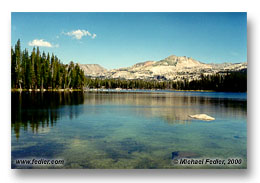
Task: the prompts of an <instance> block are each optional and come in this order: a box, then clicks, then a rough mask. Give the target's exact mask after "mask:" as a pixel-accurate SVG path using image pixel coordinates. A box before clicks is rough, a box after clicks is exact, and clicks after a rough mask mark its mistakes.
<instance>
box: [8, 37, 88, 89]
mask: <svg viewBox="0 0 260 183" xmlns="http://www.w3.org/2000/svg"><path fill="white" fill-rule="evenodd" d="M70 66H71V67H68V65H65V64H62V63H61V62H60V60H59V59H58V57H57V56H54V55H53V54H52V56H51V57H50V54H49V53H47V56H46V54H45V52H43V53H42V54H41V52H40V49H39V47H37V51H35V48H33V50H32V53H31V55H29V53H28V50H27V49H25V50H24V51H23V52H21V46H20V40H18V41H17V43H16V45H15V49H13V48H11V87H12V88H13V89H16V88H24V89H39V88H41V89H65V88H73V89H82V88H83V86H84V81H85V76H84V72H83V71H82V70H81V69H80V67H79V66H78V64H74V63H73V62H71V63H70ZM68 70H69V71H68ZM68 72H70V73H71V74H68ZM70 77H71V78H70ZM68 81H70V83H71V84H69V83H68Z"/></svg>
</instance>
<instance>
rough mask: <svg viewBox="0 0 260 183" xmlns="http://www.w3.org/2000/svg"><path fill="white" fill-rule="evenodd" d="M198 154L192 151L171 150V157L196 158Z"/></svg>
mask: <svg viewBox="0 0 260 183" xmlns="http://www.w3.org/2000/svg"><path fill="white" fill-rule="evenodd" d="M198 157H200V155H199V154H197V153H194V152H185V151H174V152H172V159H180V158H198Z"/></svg>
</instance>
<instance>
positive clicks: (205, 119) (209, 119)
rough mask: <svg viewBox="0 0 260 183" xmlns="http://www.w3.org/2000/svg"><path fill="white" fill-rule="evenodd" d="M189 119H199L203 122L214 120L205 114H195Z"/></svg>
mask: <svg viewBox="0 0 260 183" xmlns="http://www.w3.org/2000/svg"><path fill="white" fill-rule="evenodd" d="M189 117H190V118H194V119H200V120H204V121H212V120H215V118H213V117H211V116H209V115H207V114H195V115H189Z"/></svg>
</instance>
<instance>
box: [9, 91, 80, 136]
mask: <svg viewBox="0 0 260 183" xmlns="http://www.w3.org/2000/svg"><path fill="white" fill-rule="evenodd" d="M83 102H84V94H83V93H82V92H73V93H69V92H66V93H64V92H62V93H57V92H53V93H52V92H44V93H39V92H36V93H26V92H22V93H20V92H12V93H11V104H12V106H11V121H12V123H11V127H12V129H13V131H14V132H15V135H16V138H19V136H20V130H21V129H23V130H24V131H27V130H28V128H31V130H32V131H33V132H34V133H37V132H38V129H39V128H45V127H49V126H51V127H52V126H54V125H55V123H56V121H57V120H59V119H60V118H61V117H62V116H67V115H69V116H70V118H71V119H72V118H74V117H77V115H78V114H79V113H81V112H82V111H80V110H77V109H76V108H74V107H73V106H75V105H79V104H83ZM65 106H69V107H67V108H65V109H64V110H60V107H65Z"/></svg>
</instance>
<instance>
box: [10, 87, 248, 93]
mask: <svg viewBox="0 0 260 183" xmlns="http://www.w3.org/2000/svg"><path fill="white" fill-rule="evenodd" d="M142 91H147V92H149V91H150V92H229V93H247V92H235V91H214V90H174V89H122V88H120V89H119V88H115V89H101V88H93V89H68V88H67V89H11V92H142Z"/></svg>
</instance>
